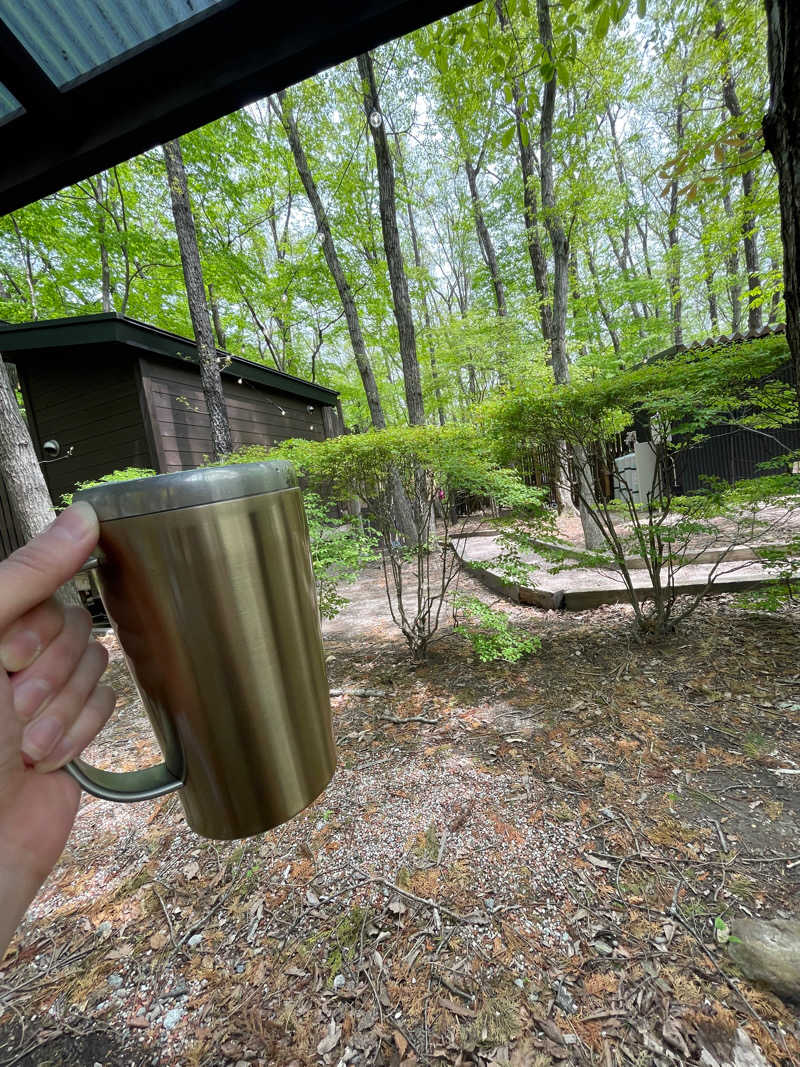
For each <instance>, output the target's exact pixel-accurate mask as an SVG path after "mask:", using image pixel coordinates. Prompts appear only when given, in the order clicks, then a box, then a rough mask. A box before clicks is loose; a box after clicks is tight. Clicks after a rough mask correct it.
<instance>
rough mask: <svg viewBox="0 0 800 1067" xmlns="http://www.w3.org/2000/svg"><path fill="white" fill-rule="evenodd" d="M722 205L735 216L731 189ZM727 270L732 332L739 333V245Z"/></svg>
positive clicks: (726, 211)
mask: <svg viewBox="0 0 800 1067" xmlns="http://www.w3.org/2000/svg"><path fill="white" fill-rule="evenodd" d="M722 206H723V208H724V210H725V216H726V218H728V219H732V218H733V205H732V204H731V192H730V189H727V188H726V189H725V192H724V193H723V194H722ZM725 270H726V271H727V274H728V299H729V300H730V302H731V332H732V333H738V332H739V330H740V329H741V326H742V284H741V282H740V280H739V252H738V249H737V247H734V248H732V249H731V252H730V255H729V256H728V257H727V259H726V260H725Z"/></svg>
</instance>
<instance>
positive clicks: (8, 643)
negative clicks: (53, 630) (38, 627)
mask: <svg viewBox="0 0 800 1067" xmlns="http://www.w3.org/2000/svg"><path fill="white" fill-rule="evenodd" d="M41 648H42V642H41V641H40V640H39V635H38V634H36V633H34V632H33V630H18V631H17V633H15V634H13V635H12V636H11V637H7V638H6V640H5V641H3V643H2V644H1V645H0V666H2V667H3V669H4V670H7V671H12V672H13V671H21V670H23V669H24V668H25V667H28V666H30V664H31V663H33V661H34V660H35V659H36V657H37V656H38V655H39V652H40V651H41Z"/></svg>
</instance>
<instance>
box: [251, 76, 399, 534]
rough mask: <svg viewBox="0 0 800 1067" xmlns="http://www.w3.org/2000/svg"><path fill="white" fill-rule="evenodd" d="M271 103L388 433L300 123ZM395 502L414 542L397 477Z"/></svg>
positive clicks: (281, 102)
mask: <svg viewBox="0 0 800 1067" xmlns="http://www.w3.org/2000/svg"><path fill="white" fill-rule="evenodd" d="M269 104H270V107H271V108H272V110H273V112H274V114H275V115H276V116H277V118H278V120H279V121H280V123H281V125H282V126H283V129H284V131H285V133H286V137H287V140H288V141H289V147H290V148H291V150H292V155H293V156H294V163H295V167H296V168H297V173H298V174H299V175H300V181H301V182H302V183H303V189H304V190H305V193H306V196H307V197H308V202H309V203H310V204H311V210H312V211H313V212H314V220H315V222H316V224H317V232H318V233H319V235H320V237H321V239H322V254H323V256H324V257H325V262H326V264H327V265H328V270H329V271H330V272H331V277H332V278H333V280H334V283H335V285H336V290H337V292H338V293H339V300H340V301H341V304H342V310H343V311H344V317H345V321H346V322H347V330H348V333H349V334H350V345H351V347H352V349H353V356H354V357H355V361H356V366H357V367H358V373H359V374H360V376H361V384H362V385H363V387H364V395H365V396H366V398H367V407H368V408H369V415H370V419H371V420H372V425H373V426H374V427H375V429H376V430H385V429H386V418H385V416H384V414H383V406H382V404H381V398H380V396H379V394H378V384H377V382H376V381H375V374H374V372H373V370H372V363H371V362H370V358H369V356H368V354H367V346H366V344H365V343H364V335H363V333H362V332H361V320H360V318H359V315H358V308H357V307H356V302H355V298H354V297H353V291H352V289H351V288H350V285H349V283H348V281H347V278H346V277H345V273H344V270H343V269H342V264H341V261H340V260H339V255H338V253H337V251H336V246H335V245H334V243H333V234H332V233H331V226H330V222H329V221H328V215H327V212H326V211H325V207H324V205H323V203H322V198H321V197H320V195H319V190H318V189H317V183H316V182H315V181H314V176H313V174H312V173H311V167H310V166H309V165H308V157H307V156H306V153H305V149H304V148H303V142H302V141H301V140H300V131H299V129H298V127H297V121H296V119H295V117H294V113H293V111H292V109H291V107H289V105H288V103H287V101H286V93H285V91H283V90H281V92H279V93H278V99H277V101H276V100H275V98H274V97H270V99H269ZM392 499H393V503H394V509H395V515H396V522H397V528H398V529H399V530H400V531H401V532H402V534H403V536H404V537H405V538H406V540H408V541H409V542H411V541H413V539H414V537H415V535H416V530H415V526H414V516H413V514H412V510H411V502H410V501H409V499H408V497H407V496H406V494H405V492H404V490H403V486H402V483H401V481H400V477H399V475H397V474H393V475H392Z"/></svg>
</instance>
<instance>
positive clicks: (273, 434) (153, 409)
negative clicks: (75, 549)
mask: <svg viewBox="0 0 800 1067" xmlns="http://www.w3.org/2000/svg"><path fill="white" fill-rule="evenodd" d="M141 374H142V386H143V394H144V398H145V403H146V405H147V410H148V411H149V414H150V419H151V422H152V426H153V435H154V438H155V448H156V452H157V454H158V460H159V469H160V470H161V471H162V472H163V473H167V472H169V471H177V470H184V469H186V468H187V467H197V466H200V465H201V464H202V463H204V462H205V459H206V457H207V456H210V455H211V427H210V424H209V421H208V413H207V409H206V404H205V399H204V397H203V391H202V388H201V386H200V376H199V374H198V372H197V370H196V369H189V368H186V369H184V368H183V367H179V366H175V365H174V363H169V364H168V363H166V362H164V363H162V362H159V361H156V360H148V359H142V360H141ZM222 381H223V391H224V394H225V405H226V408H227V411H228V419H229V421H230V427H231V435H232V437H233V445H234V448H240V447H241V446H242V445H268V446H271V445H274V444H278V443H280V442H281V441H285V440H286V439H287V438H289V437H303V438H306V439H307V440H313V441H323V440H324V439H325V436H326V433H325V420H324V417H323V410H324V409H323V408H322V407H321V406H320V405H318V404H314V403H313V402H312V401H306V400H303V399H298V398H296V397H291V396H286V395H285V394H283V393H278V392H271V391H269V390H266V389H263V388H260V387H257V386H254V385H253V384H252V383H249V382H242V384H241V385H240V384H239V383H238V382H237V381H236V379H235V378H231V377H230V376H229V375H223V380H222ZM309 407H312V410H311V411H309V410H308V408H309ZM282 411H283V412H285V414H281V412H282Z"/></svg>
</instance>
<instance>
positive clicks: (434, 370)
mask: <svg viewBox="0 0 800 1067" xmlns="http://www.w3.org/2000/svg"><path fill="white" fill-rule="evenodd" d="M394 143H395V145H396V147H397V158H398V160H399V161H400V166H401V170H402V173H403V184H404V185H405V187H406V214H407V215H408V229H409V232H410V233H411V248H412V249H413V252H414V266H415V267H416V268H417V274H418V275H421V273H422V253H421V252H420V248H419V235H418V233H417V224H416V222H415V220H414V209H413V208H412V206H411V191H410V189H409V186H408V179H407V176H406V170H405V166H404V164H403V156H402V153H401V150H400V138H399V137H398V136H397V130H395V131H394ZM422 314H423V317H424V319H425V329H426V330H427V332H428V338H429V350H428V354H429V358H430V366H431V382H432V384H433V392H434V396H435V397H436V413H437V415H438V417H439V425H440V426H444V424H445V421H446V420H445V415H444V404H443V401H442V386H441V382H440V381H439V368H438V366H437V363H436V352H435V350H434V345H433V340H432V338H431V333H432V331H433V325H432V323H431V313H430V308H429V307H428V294H427V292H425V290H424V289H423V291H422Z"/></svg>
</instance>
